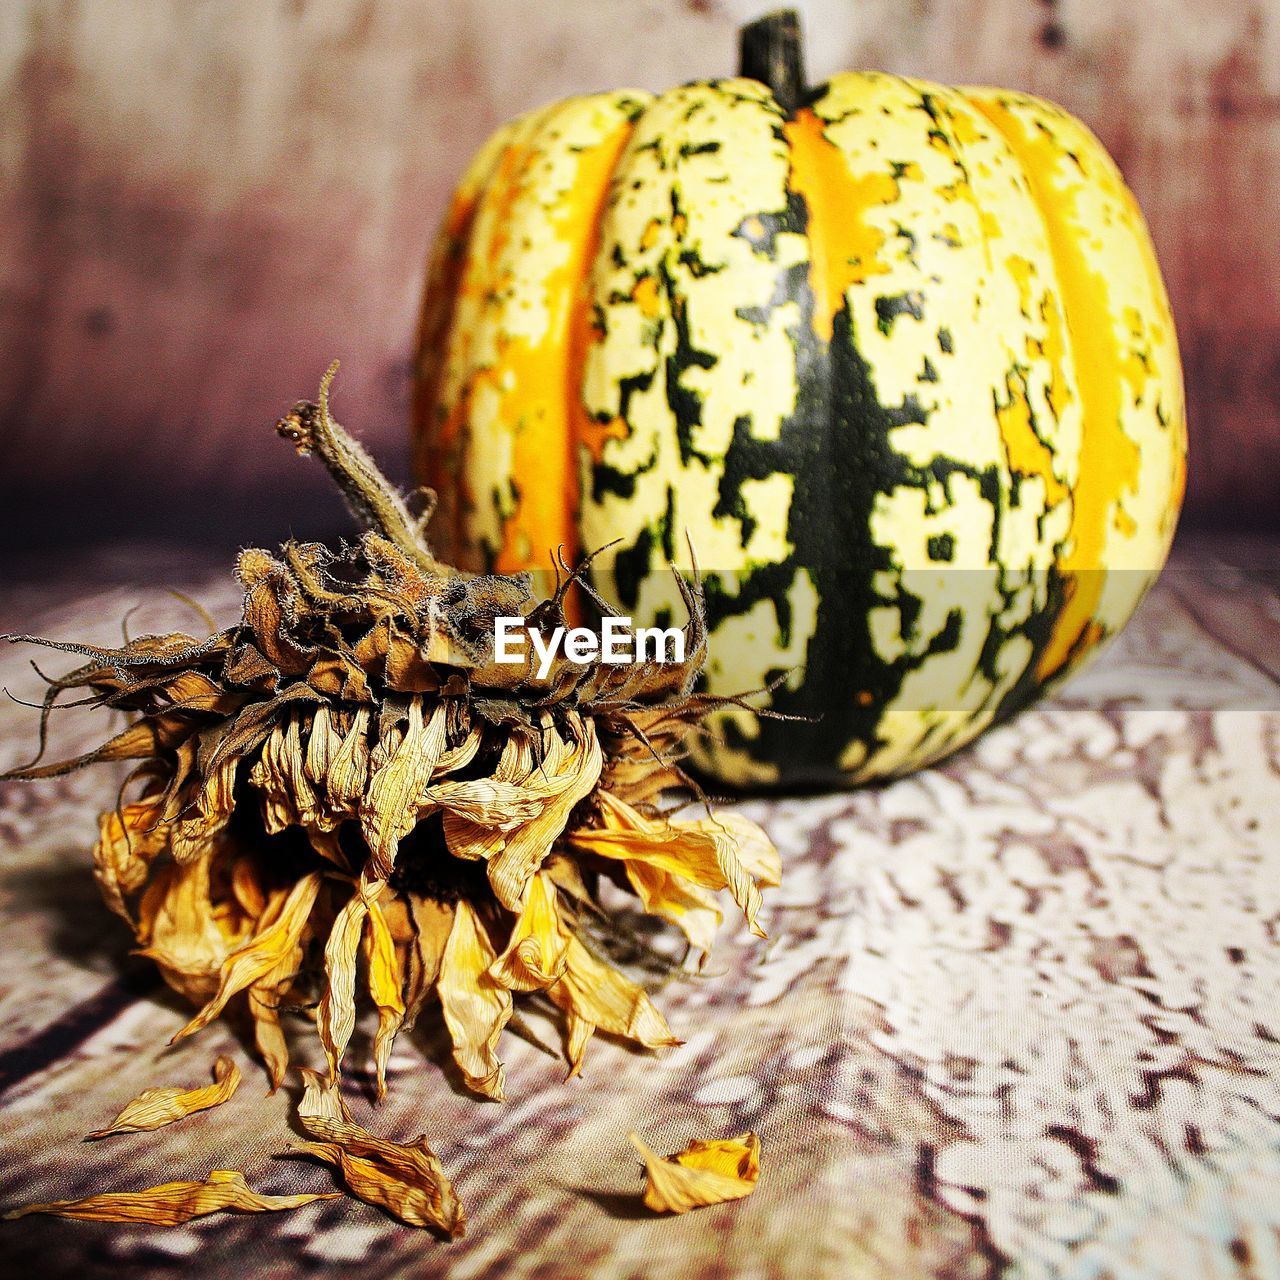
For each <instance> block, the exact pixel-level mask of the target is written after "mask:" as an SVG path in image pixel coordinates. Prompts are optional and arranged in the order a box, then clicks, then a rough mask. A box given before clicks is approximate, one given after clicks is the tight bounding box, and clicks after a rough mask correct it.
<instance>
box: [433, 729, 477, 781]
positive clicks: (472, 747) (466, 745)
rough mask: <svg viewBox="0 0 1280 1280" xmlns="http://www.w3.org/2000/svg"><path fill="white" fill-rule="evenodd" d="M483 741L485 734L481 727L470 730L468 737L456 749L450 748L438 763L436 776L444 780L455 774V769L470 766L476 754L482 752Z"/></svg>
mask: <svg viewBox="0 0 1280 1280" xmlns="http://www.w3.org/2000/svg"><path fill="white" fill-rule="evenodd" d="M483 741H484V733H483V731H482V730H481V729H480V728H479V726H476V727H475V728H472V729H470V730H468V731H467V736H466V737H465V738H463V740H462V741H461V742H460V743H458V745H457V746H456V747H450V748H449V750H448V751H446V752H445V753H444V754H443V755H442V756H441V757H440V759H439V760H437V761H436V767H435V773H434V776H435V777H437V778H443V777H444V776H445V775H446V774H449V773H453V772H454V770H455V769H461V768H462V767H463V766H464V765H468V764H470V763H471V762H472V760H474V759H475V756H476V752H477V751H479V750H480V744H481V743H482V742H483Z"/></svg>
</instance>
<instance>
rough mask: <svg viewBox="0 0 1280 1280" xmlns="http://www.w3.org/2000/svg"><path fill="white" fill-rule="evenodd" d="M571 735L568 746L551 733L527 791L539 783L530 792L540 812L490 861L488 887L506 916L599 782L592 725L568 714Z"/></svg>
mask: <svg viewBox="0 0 1280 1280" xmlns="http://www.w3.org/2000/svg"><path fill="white" fill-rule="evenodd" d="M570 732H571V734H572V735H573V742H572V744H565V743H563V742H562V740H561V738H560V734H559V733H558V732H556V731H554V730H553V731H552V732H551V733H550V735H549V736H550V739H551V748H550V749H549V750H548V752H547V755H546V758H545V759H544V761H543V768H542V769H541V770H540V771H538V772H537V773H535V774H534V775H533V776H532V777H531V778H530V779H529V785H530V786H531V787H534V786H535V784H534V779H535V778H536V779H537V780H538V784H539V785H538V786H537V787H535V790H541V791H542V793H543V795H544V796H545V803H544V804H543V807H542V810H541V812H540V813H539V814H538V815H537V817H535V818H534V819H533V820H532V821H531V822H527V823H525V824H524V825H523V826H521V827H517V828H516V829H515V830H514V831H512V832H511V833H510V834H509V835H508V836H507V837H506V839H505V841H504V842H503V845H502V848H501V849H500V850H499V851H498V852H497V853H495V854H494V855H493V857H492V858H491V859H490V861H489V883H490V884H491V885H492V886H493V891H494V893H495V894H496V895H497V898H498V901H499V902H501V903H502V905H503V906H504V907H506V908H507V910H508V911H518V910H519V909H520V904H521V901H522V899H523V898H524V891H525V887H526V886H527V885H528V883H529V879H530V877H531V876H532V875H533V873H534V872H535V871H537V870H538V868H539V867H540V866H541V865H542V863H543V861H544V860H545V859H546V857H547V855H548V854H549V853H550V852H551V846H552V845H553V844H555V842H556V839H557V838H558V837H559V835H560V834H561V832H562V831H564V829H565V825H566V824H567V823H568V821H569V815H570V814H571V813H572V812H573V810H574V807H575V806H576V805H577V803H578V802H579V801H580V800H582V799H583V797H584V796H586V795H587V794H588V792H590V790H591V789H592V787H594V786H595V785H596V781H597V780H598V779H599V777H600V767H601V765H602V763H603V756H602V754H601V751H600V743H599V741H598V739H597V738H596V731H595V725H594V724H593V723H592V722H591V721H590V720H587V721H583V720H582V719H581V718H580V717H579V716H578V715H577V714H576V713H573V716H572V720H571V722H570Z"/></svg>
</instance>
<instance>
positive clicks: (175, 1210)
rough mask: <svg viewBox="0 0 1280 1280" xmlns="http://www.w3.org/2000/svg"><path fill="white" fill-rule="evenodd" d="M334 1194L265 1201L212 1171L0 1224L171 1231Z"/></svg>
mask: <svg viewBox="0 0 1280 1280" xmlns="http://www.w3.org/2000/svg"><path fill="white" fill-rule="evenodd" d="M337 1198H338V1193H337V1192H328V1193H326V1194H324V1195H297V1196H267V1195H259V1194H258V1193H257V1192H256V1191H253V1190H251V1189H250V1187H249V1185H248V1184H247V1183H246V1182H245V1180H244V1174H242V1173H237V1172H235V1171H234V1170H231V1169H215V1170H214V1171H213V1172H212V1173H211V1174H210V1175H209V1177H208V1178H207V1179H206V1180H205V1181H204V1182H165V1183H161V1184H160V1185H159V1186H157V1187H148V1188H147V1189H146V1190H145V1191H108V1192H104V1193H103V1194H102V1195H96V1196H86V1197H85V1198H84V1199H83V1200H51V1201H49V1202H48V1203H47V1204H29V1205H25V1206H23V1208H21V1209H13V1210H10V1212H8V1213H6V1214H5V1215H4V1216H5V1218H24V1217H26V1215H27V1214H29V1213H50V1214H53V1215H54V1216H55V1217H59V1218H79V1219H81V1220H82V1221H85V1222H144V1223H148V1224H150V1225H151V1226H156V1227H173V1226H177V1225H178V1223H180V1222H190V1221H191V1219H192V1218H200V1217H203V1216H204V1215H205V1214H207V1213H217V1212H219V1211H220V1210H222V1209H236V1210H238V1211H239V1212H241V1213H270V1212H273V1211H275V1210H277V1209H297V1208H298V1207H299V1206H301V1205H304V1204H311V1203H312V1202H313V1201H315V1200H336V1199H337Z"/></svg>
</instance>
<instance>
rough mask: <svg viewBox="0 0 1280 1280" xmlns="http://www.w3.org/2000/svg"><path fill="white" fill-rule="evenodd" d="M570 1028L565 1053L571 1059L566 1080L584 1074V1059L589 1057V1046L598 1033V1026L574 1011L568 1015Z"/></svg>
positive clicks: (566, 1035)
mask: <svg viewBox="0 0 1280 1280" xmlns="http://www.w3.org/2000/svg"><path fill="white" fill-rule="evenodd" d="M566 1016H567V1019H568V1028H567V1030H566V1032H565V1043H564V1052H565V1057H567V1058H568V1059H569V1074H568V1075H567V1076H565V1079H566V1080H572V1079H573V1077H574V1076H579V1075H581V1074H582V1063H583V1059H585V1058H586V1056H587V1045H588V1044H589V1043H590V1042H591V1037H592V1036H593V1035H595V1033H596V1024H595V1023H594V1022H588V1021H587V1020H586V1018H580V1017H579V1016H578V1015H577V1014H576V1013H574V1011H573V1010H572V1009H570V1010H569V1012H568V1014H567V1015H566Z"/></svg>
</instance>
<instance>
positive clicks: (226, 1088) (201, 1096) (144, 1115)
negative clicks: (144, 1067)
mask: <svg viewBox="0 0 1280 1280" xmlns="http://www.w3.org/2000/svg"><path fill="white" fill-rule="evenodd" d="M213 1081H214V1082H213V1084H206V1085H202V1086H201V1087H200V1088H199V1089H179V1088H175V1087H173V1086H169V1087H167V1088H162V1089H144V1090H143V1091H142V1092H141V1093H140V1094H138V1096H137V1097H136V1098H134V1100H133V1101H132V1102H130V1103H129V1104H128V1105H127V1106H126V1107H125V1108H124V1110H123V1111H121V1112H120V1114H119V1115H118V1116H116V1118H115V1119H114V1120H113V1121H112V1122H111V1123H110V1124H109V1125H108V1126H107V1127H106V1128H105V1129H97V1130H95V1131H94V1132H93V1133H91V1134H89V1137H90V1138H105V1137H108V1136H109V1135H111V1134H114V1133H139V1132H141V1131H143V1130H149V1129H160V1128H162V1127H163V1126H164V1125H167V1124H172V1123H173V1122H174V1121H175V1120H181V1119H182V1118H183V1117H184V1116H189V1115H193V1114H194V1113H195V1112H197V1111H208V1110H209V1108H210V1107H216V1106H220V1105H221V1104H222V1103H224V1102H226V1101H227V1099H228V1098H230V1097H231V1095H232V1094H233V1093H235V1091H236V1090H237V1089H238V1088H239V1087H240V1068H239V1067H237V1066H236V1064H235V1063H234V1062H232V1061H231V1059H230V1058H228V1057H225V1056H224V1057H219V1058H218V1060H217V1061H216V1062H215V1063H214V1064H213Z"/></svg>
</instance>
